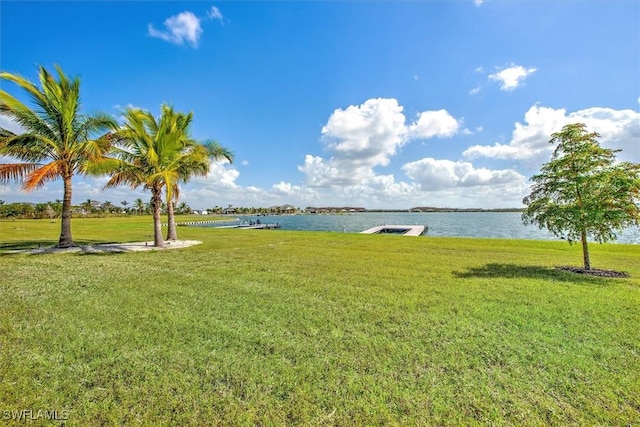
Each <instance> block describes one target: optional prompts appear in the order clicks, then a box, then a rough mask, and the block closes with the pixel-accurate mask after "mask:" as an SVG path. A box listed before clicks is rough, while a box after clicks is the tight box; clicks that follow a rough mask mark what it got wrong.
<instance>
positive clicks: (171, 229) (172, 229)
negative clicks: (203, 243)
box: [167, 200, 178, 240]
mask: <svg viewBox="0 0 640 427" xmlns="http://www.w3.org/2000/svg"><path fill="white" fill-rule="evenodd" d="M167 230H168V231H167V240H178V233H177V231H176V219H175V217H174V215H173V201H171V200H168V201H167Z"/></svg>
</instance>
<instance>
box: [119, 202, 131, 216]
mask: <svg viewBox="0 0 640 427" xmlns="http://www.w3.org/2000/svg"><path fill="white" fill-rule="evenodd" d="M120 204H121V205H122V212H125V213H126V212H127V205H128V204H129V202H127V201H126V200H123V201H121V202H120Z"/></svg>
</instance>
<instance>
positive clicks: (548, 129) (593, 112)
mask: <svg viewBox="0 0 640 427" xmlns="http://www.w3.org/2000/svg"><path fill="white" fill-rule="evenodd" d="M524 122H525V124H522V123H516V124H515V129H514V130H513V134H512V137H511V141H510V142H509V143H508V144H501V143H498V142H496V143H495V144H494V145H474V146H471V147H469V148H467V149H466V150H465V151H464V153H463V155H464V156H465V157H466V158H470V159H473V158H477V157H491V158H498V159H516V160H532V161H534V162H542V161H547V160H548V159H547V158H548V156H549V155H550V153H551V151H552V150H553V146H552V145H551V144H549V140H550V139H551V134H552V133H554V132H558V131H560V130H561V129H562V127H563V126H565V125H567V124H569V123H576V122H580V123H585V124H586V125H587V129H588V130H589V131H591V132H597V133H599V134H600V136H601V137H600V139H599V141H600V143H601V144H602V146H603V147H606V148H612V149H622V150H623V151H622V153H619V154H618V158H619V159H621V160H629V161H634V162H640V150H639V149H638V147H640V113H638V112H635V111H633V110H613V109H611V108H603V107H594V108H587V109H584V110H579V111H575V112H572V113H569V114H567V112H566V110H564V109H553V108H549V107H541V106H539V105H534V106H532V107H531V108H530V109H529V110H528V111H527V112H526V113H525V115H524Z"/></svg>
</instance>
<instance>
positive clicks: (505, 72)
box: [489, 64, 537, 91]
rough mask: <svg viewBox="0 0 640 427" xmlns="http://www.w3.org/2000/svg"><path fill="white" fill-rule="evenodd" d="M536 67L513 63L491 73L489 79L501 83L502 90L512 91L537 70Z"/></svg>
mask: <svg viewBox="0 0 640 427" xmlns="http://www.w3.org/2000/svg"><path fill="white" fill-rule="evenodd" d="M536 70H537V69H536V68H533V67H530V68H524V67H523V66H522V65H515V64H511V65H510V66H509V67H506V68H503V69H501V70H499V71H498V72H497V73H495V74H490V75H489V80H493V81H495V82H498V83H500V90H504V91H511V90H514V89H515V88H517V87H518V86H520V84H522V82H523V81H524V79H525V78H527V77H528V76H529V75H530V74H532V73H534V72H536Z"/></svg>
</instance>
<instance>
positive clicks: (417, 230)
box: [360, 225, 426, 236]
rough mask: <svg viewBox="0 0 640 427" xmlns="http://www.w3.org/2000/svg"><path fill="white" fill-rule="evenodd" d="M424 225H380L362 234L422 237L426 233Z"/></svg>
mask: <svg viewBox="0 0 640 427" xmlns="http://www.w3.org/2000/svg"><path fill="white" fill-rule="evenodd" d="M425 228H426V227H425V226H424V225H378V226H376V227H372V228H369V229H368V230H364V231H361V232H360V233H362V234H386V233H389V234H401V235H403V236H422V235H423V234H424V231H425Z"/></svg>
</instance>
